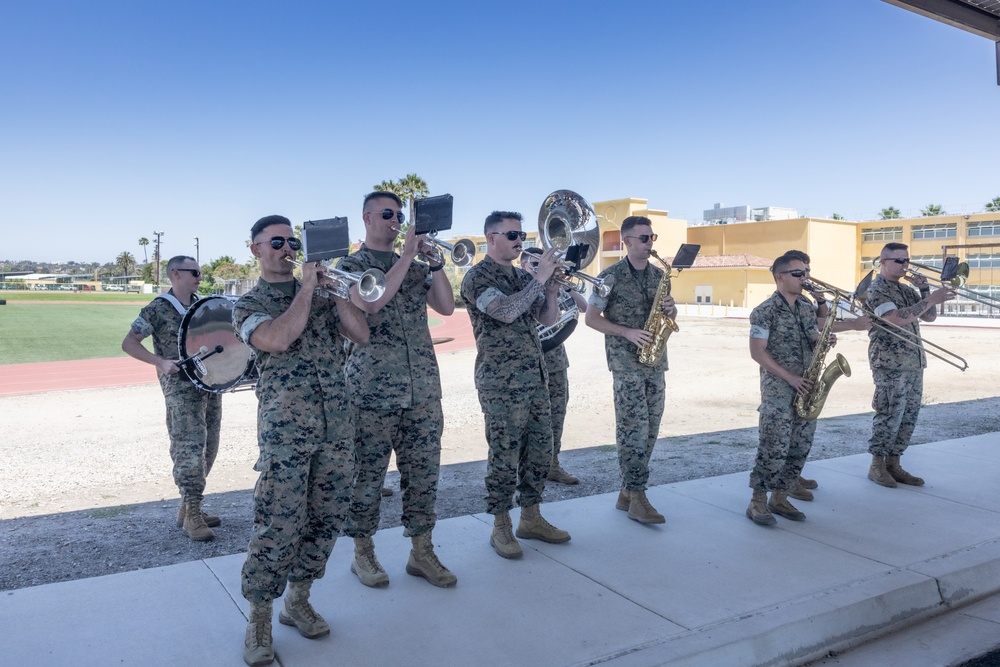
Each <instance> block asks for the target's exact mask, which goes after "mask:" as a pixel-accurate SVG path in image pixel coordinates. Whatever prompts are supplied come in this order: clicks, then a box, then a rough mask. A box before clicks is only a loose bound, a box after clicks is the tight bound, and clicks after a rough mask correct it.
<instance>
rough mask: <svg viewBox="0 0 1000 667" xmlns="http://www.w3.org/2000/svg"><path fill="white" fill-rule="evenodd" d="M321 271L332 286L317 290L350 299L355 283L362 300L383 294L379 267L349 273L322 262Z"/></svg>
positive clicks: (290, 259) (369, 300) (297, 262)
mask: <svg viewBox="0 0 1000 667" xmlns="http://www.w3.org/2000/svg"><path fill="white" fill-rule="evenodd" d="M285 259H286V260H288V261H289V262H291V263H292V264H294V265H295V266H298V267H301V266H302V262H299V261H296V260H294V259H292V258H291V257H286V258H285ZM323 273H325V274H326V276H327V277H328V278H329V279H330V280H332V281H333V286H332V287H329V288H327V287H319V288H317V291H318V292H321V293H322V292H326V293H331V292H332V293H333V295H334V296H338V297H340V298H341V299H347V300H350V298H351V285H354V284H355V283H356V284H357V286H358V296H360V297H361V300H362V301H365V302H367V303H371V302H372V301H378V300H379V298H380V297H381V296H382V295H383V294H385V273H383V272H382V271H381V270H380V269H368V270H367V271H365V272H364V273H351V272H350V271H343V270H341V269H338V268H336V267H334V266H330V265H328V264H324V265H323Z"/></svg>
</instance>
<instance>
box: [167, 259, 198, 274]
mask: <svg viewBox="0 0 1000 667" xmlns="http://www.w3.org/2000/svg"><path fill="white" fill-rule="evenodd" d="M188 260H191V261H192V262H195V263H197V261H198V260H196V259H195V258H194V257H188V256H187V255H177V256H176V257H171V258H170V259H168V260H167V273H169V272H171V271H173V270H174V269H179V268H181V264H183V263H184V262H186V261H188Z"/></svg>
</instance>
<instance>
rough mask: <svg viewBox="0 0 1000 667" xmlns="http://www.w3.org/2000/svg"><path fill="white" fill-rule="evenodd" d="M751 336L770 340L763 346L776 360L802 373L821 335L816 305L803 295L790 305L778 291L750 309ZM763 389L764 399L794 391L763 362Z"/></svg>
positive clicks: (761, 370)
mask: <svg viewBox="0 0 1000 667" xmlns="http://www.w3.org/2000/svg"><path fill="white" fill-rule="evenodd" d="M750 337H751V338H763V339H765V340H767V346H766V347H765V348H764V349H765V350H767V353H768V354H770V355H771V358H772V359H774V361H775V363H777V364H778V365H779V366H781V367H782V368H784V369H785V370H786V371H788V372H790V373H795V374H796V375H799V376H801V375H803V374H804V373H805V372H806V368H808V366H809V362H810V360H811V359H812V351H813V346H814V345H815V344H816V341H817V340H818V339H819V329H818V326H817V321H816V309H815V307H814V306H813V303H812V302H811V301H810V300H809V299H807V298H805V297H804V296H802V295H799V296H798V297H797V298H796V299H795V304H794V307H793V306H789V305H788V302H787V301H786V300H785V297H783V296H782V295H781V294H780V293H779V292H777V291H775V292H774V293H773V294H772V295H771V296H770V297H768V299H767V300H766V301H764V303H762V304H760V305H759V306H757V307H756V308H754V309H753V311H752V312H751V313H750ZM760 391H761V395H762V398H764V399H766V397H767V396H768V395H770V394H773V393H774V392H775V391H777V392H778V393H779V394H788V395H791V396H794V394H795V390H794V389H792V387H791V385H789V384H788V383H787V382H785V381H784V380H782V379H781V378H779V377H778V376H777V375H772V374H771V373H770V372H768V371H767V370H765V369H764V367H763V366H761V367H760Z"/></svg>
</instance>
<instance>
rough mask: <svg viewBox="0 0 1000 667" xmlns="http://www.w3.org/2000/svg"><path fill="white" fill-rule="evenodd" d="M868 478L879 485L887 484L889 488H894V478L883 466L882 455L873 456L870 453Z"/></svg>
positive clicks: (883, 458) (883, 459)
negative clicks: (870, 460) (870, 462)
mask: <svg viewBox="0 0 1000 667" xmlns="http://www.w3.org/2000/svg"><path fill="white" fill-rule="evenodd" d="M868 479H870V480H871V481H873V482H875V483H876V484H879V485H881V486H887V487H889V488H890V489H894V488H896V480H894V479H893V478H892V475H890V474H889V471H888V470H886V468H885V457H884V456H875V455H874V454H872V465H871V467H870V468H869V469H868Z"/></svg>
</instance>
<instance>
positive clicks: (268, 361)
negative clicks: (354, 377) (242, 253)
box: [233, 280, 354, 444]
mask: <svg viewBox="0 0 1000 667" xmlns="http://www.w3.org/2000/svg"><path fill="white" fill-rule="evenodd" d="M299 289H301V283H299V281H298V280H296V281H295V290H296V291H298V290H299ZM291 305H292V297H290V296H288V295H287V294H284V293H283V292H281V291H280V290H278V289H276V288H274V287H272V286H271V285H269V284H267V283H266V282H264V281H263V280H259V281H258V282H257V285H256V286H255V287H254V288H253V289H252V290H250V291H249V292H247V293H246V294H244V295H243V296H241V297H240V299H239V301H237V302H236V305H235V306H234V308H233V327H234V328H235V329H236V331H237V332H238V333H239V336H240V338H242V339H243V341H244V342H245V343H246V344H247V345H250V346H251V347H253V345H252V344H251V343H250V336H251V335H252V334H253V332H254V330H255V329H256V328H257V327H258V326H259V325H260V324H261V323H263V322H266V321H268V320H273V319H275V318H277V317H278V316H280V315H281V314H282V313H284V312H285V311H286V310H288V308H289V306H291ZM339 319H340V318H339V317H338V316H337V309H336V307H335V306H334V304H333V302H332V301H331V300H329V299H326V298H324V297H320V296H313V303H312V309H311V310H310V312H309V321H308V323H307V324H306V328H305V329H304V330H303V332H302V335H301V336H299V338H298V339H297V340H296V341H295V342H294V343H292V344H291V345H290V346H289V348H288V349H287V350H286V351H285V352H274V353H271V352H264V351H263V350H259V349H256V348H254V350H255V351H256V353H257V370H258V371H259V373H260V380H259V381H258V382H257V399H258V402H259V404H258V408H257V428H258V438H259V440H260V442H261V444H263V443H264V442H265V440H266V441H269V442H272V443H275V444H286V443H288V442H291V440H293V439H294V438H295V437H296V435H297V430H298V429H296V428H295V427H294V424H296V423H297V421H300V420H301V421H303V422H305V421H314V420H316V419H318V418H320V417H319V415H318V414H317V413H316V410H322V411H323V413H322V414H323V418H325V420H326V429H327V432H326V440H327V441H328V442H334V441H340V440H346V439H353V437H354V425H353V422H352V420H351V417H350V415H351V410H350V409H349V408H350V402H349V399H348V395H347V387H346V386H345V384H344V361H345V358H346V353H345V352H344V339H343V338H342V337H341V336H340V333H339V332H338V331H337V323H338V322H339ZM289 426H292V428H289Z"/></svg>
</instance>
